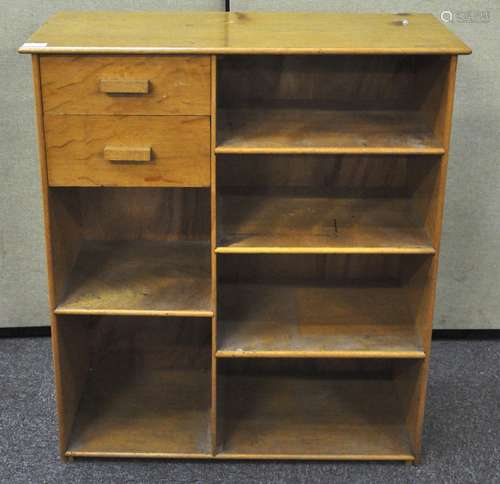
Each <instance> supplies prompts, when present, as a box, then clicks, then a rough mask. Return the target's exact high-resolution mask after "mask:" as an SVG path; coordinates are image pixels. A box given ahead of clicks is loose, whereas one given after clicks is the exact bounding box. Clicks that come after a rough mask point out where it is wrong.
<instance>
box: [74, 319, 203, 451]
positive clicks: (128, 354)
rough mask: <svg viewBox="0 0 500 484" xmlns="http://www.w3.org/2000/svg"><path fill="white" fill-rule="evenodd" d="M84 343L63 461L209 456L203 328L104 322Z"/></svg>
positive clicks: (191, 322) (185, 322)
mask: <svg viewBox="0 0 500 484" xmlns="http://www.w3.org/2000/svg"><path fill="white" fill-rule="evenodd" d="M75 322H76V319H75ZM68 324H71V323H68ZM89 338H90V340H91V341H92V349H91V352H90V355H91V370H92V371H90V372H89V378H88V381H87V384H86V386H85V390H84V393H83V398H82V401H81V404H80V408H79V411H78V415H77V419H76V421H75V424H74V427H73V431H72V435H71V441H70V444H69V446H68V450H67V452H66V455H67V456H107V457H111V456H115V457H160V456H162V457H166V456H174V457H175V456H177V457H195V456H196V457H198V456H209V455H210V436H209V420H210V322H209V321H208V320H203V319H183V318H181V319H171V320H161V319H158V318H155V319H153V320H150V319H147V318H115V319H113V318H111V319H110V318H104V319H102V320H100V321H98V322H97V323H96V324H95V325H94V326H93V327H91V328H90V329H89Z"/></svg>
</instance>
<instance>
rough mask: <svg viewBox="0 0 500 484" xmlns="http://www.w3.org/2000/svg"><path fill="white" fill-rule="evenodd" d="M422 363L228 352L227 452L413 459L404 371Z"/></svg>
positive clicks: (224, 418)
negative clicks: (244, 356)
mask: <svg viewBox="0 0 500 484" xmlns="http://www.w3.org/2000/svg"><path fill="white" fill-rule="evenodd" d="M384 361H385V360H384ZM418 365H419V363H418V362H410V361H404V360H400V361H399V362H398V363H394V362H391V361H385V363H383V364H380V361H372V360H363V362H362V363H360V362H359V361H355V360H329V361H324V360H323V361H322V360H294V359H291V360H283V359H281V360H279V361H273V360H268V359H267V360H251V361H247V360H244V361H242V360H224V361H223V362H222V364H221V379H222V381H223V383H222V388H223V390H222V394H223V397H222V401H223V406H224V415H223V416H222V417H221V419H222V422H221V427H222V443H221V456H222V457H224V458H253V457H256V456H261V455H262V454H265V455H266V456H268V457H269V458H274V459H286V458H296V459H304V458H306V459H307V458H309V459H350V460H360V459H376V460H406V461H412V460H413V459H414V455H413V451H412V447H411V439H410V434H409V429H408V426H407V424H406V414H407V411H408V405H409V398H408V397H409V395H408V394H407V393H406V392H408V391H411V389H410V388H407V387H406V385H405V381H404V378H405V375H406V374H407V373H411V372H412V371H414V370H415V367H416V366H418Z"/></svg>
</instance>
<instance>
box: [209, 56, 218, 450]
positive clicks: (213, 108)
mask: <svg viewBox="0 0 500 484" xmlns="http://www.w3.org/2000/svg"><path fill="white" fill-rule="evenodd" d="M210 74H211V75H210V251H211V252H210V257H211V276H212V280H211V283H212V285H211V290H212V310H213V316H212V362H211V363H212V364H211V410H210V411H211V414H210V435H211V445H212V455H215V454H216V452H217V358H216V351H217V254H216V253H215V247H216V245H217V227H216V223H217V213H216V209H217V203H216V202H217V187H216V179H217V177H216V158H215V143H216V128H217V126H216V115H217V57H216V56H215V55H212V56H211V63H210Z"/></svg>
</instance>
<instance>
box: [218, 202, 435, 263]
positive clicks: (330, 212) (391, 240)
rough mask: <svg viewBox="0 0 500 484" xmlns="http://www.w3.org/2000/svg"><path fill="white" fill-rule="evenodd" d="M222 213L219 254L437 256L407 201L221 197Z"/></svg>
mask: <svg viewBox="0 0 500 484" xmlns="http://www.w3.org/2000/svg"><path fill="white" fill-rule="evenodd" d="M220 213H221V215H220V240H219V243H218V246H217V248H216V252H220V253H231V252H255V253H259V252H264V253H265V252H299V253H318V252H325V253H392V254H397V253H408V254H417V253H420V254H433V253H434V252H435V250H434V248H433V247H432V243H431V240H430V238H429V236H428V235H427V233H426V231H425V228H424V227H419V226H418V223H417V222H416V221H414V220H412V218H413V217H412V213H411V202H410V201H409V200H405V199H398V198H387V199H384V198H381V199H366V198H359V199H349V198H337V199H334V198H332V197H331V196H314V195H310V196H307V197H305V196H297V195H293V194H286V193H278V194H276V195H275V194H270V195H267V196H259V195H252V194H251V195H234V194H228V195H226V194H224V193H222V194H221V209H220Z"/></svg>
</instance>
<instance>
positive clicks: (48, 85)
mask: <svg viewBox="0 0 500 484" xmlns="http://www.w3.org/2000/svg"><path fill="white" fill-rule="evenodd" d="M40 69H41V82H42V94H43V107H44V112H45V113H51V114H144V115H146V114H173V115H182V114H191V115H208V114H210V58H209V57H208V56H145V55H137V56H135V55H132V56H117V55H113V56H93V55H76V56H67V55H52V56H50V55H48V56H42V57H41V61H40Z"/></svg>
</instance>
